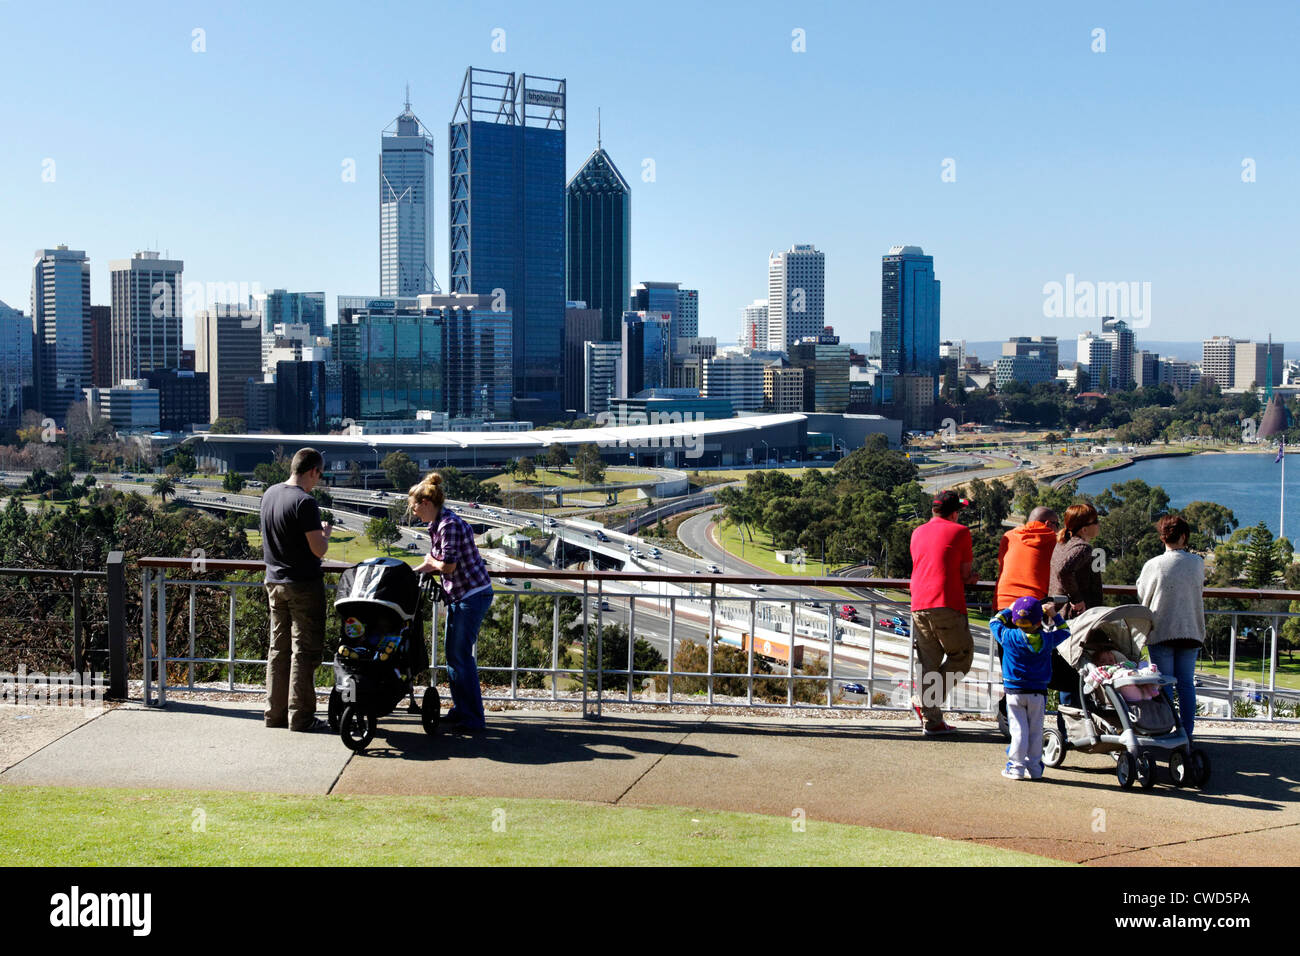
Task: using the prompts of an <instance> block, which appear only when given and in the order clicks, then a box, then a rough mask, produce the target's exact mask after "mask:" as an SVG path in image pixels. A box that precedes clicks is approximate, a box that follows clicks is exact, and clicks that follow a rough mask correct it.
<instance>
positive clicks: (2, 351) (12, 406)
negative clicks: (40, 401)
mask: <svg viewBox="0 0 1300 956" xmlns="http://www.w3.org/2000/svg"><path fill="white" fill-rule="evenodd" d="M31 390H32V320H31V319H29V318H27V316H25V315H23V314H22V313H21V312H19V311H18V310H17V309H13V308H10V307H9V306H7V305H5V304H4V303H3V302H0V428H16V427H17V426H18V424H19V422H21V421H22V417H23V409H24V407H25V402H26V399H27V398H28V397H30V393H31Z"/></svg>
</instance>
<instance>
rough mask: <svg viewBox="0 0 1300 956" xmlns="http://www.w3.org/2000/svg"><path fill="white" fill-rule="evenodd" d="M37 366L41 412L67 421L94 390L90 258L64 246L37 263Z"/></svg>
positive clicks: (43, 253) (40, 255) (43, 252)
mask: <svg viewBox="0 0 1300 956" xmlns="http://www.w3.org/2000/svg"><path fill="white" fill-rule="evenodd" d="M32 330H33V335H34V341H33V343H32V352H33V354H32V370H33V373H34V378H35V383H34V385H35V392H36V403H37V405H38V407H39V411H40V412H41V413H42V414H45V415H48V416H49V417H50V418H53V419H54V420H55V421H56V422H58V423H62V422H63V421H64V420H65V419H66V418H67V416H68V406H69V405H71V404H72V403H74V402H80V401H82V400H83V394H82V389H86V388H90V387H91V381H90V260H88V259H87V258H86V254H85V253H84V252H81V251H79V250H76V249H69V248H68V247H67V246H65V245H60V246H57V247H55V248H54V249H38V250H36V261H35V263H34V264H33V266H32Z"/></svg>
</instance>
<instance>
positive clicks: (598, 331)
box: [564, 301, 617, 411]
mask: <svg viewBox="0 0 1300 956" xmlns="http://www.w3.org/2000/svg"><path fill="white" fill-rule="evenodd" d="M604 324H605V316H604V313H602V312H601V310H600V309H589V308H586V303H585V302H582V301H577V302H569V303H567V304H566V307H565V310H564V408H565V411H568V410H569V409H571V408H572V409H575V410H581V409H582V405H583V401H584V397H583V396H584V395H585V394H586V375H585V374H584V367H585V362H586V359H585V357H584V350H583V346H584V345H586V343H588V342H603V341H613V340H614V339H606V338H605V336H604V333H603V328H604ZM615 338H617V336H615Z"/></svg>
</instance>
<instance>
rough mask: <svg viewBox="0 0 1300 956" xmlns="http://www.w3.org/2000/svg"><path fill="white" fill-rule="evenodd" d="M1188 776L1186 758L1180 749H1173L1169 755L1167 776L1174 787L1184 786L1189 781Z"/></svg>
mask: <svg viewBox="0 0 1300 956" xmlns="http://www.w3.org/2000/svg"><path fill="white" fill-rule="evenodd" d="M1188 776H1189V774H1188V773H1187V758H1185V757H1184V756H1183V752H1182V751H1181V750H1175V751H1174V752H1173V753H1171V754H1170V755H1169V777H1170V779H1171V780H1173V782H1174V786H1175V787H1185V786H1187V784H1188V783H1189V781H1188Z"/></svg>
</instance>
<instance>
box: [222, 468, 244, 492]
mask: <svg viewBox="0 0 1300 956" xmlns="http://www.w3.org/2000/svg"><path fill="white" fill-rule="evenodd" d="M221 487H222V488H224V489H225V490H226V491H229V492H231V493H232V494H238V493H239V492H241V491H243V490H244V476H243V475H241V474H240V473H239V472H237V471H228V472H226V473H225V474H224V475H222V476H221Z"/></svg>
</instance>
